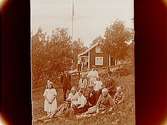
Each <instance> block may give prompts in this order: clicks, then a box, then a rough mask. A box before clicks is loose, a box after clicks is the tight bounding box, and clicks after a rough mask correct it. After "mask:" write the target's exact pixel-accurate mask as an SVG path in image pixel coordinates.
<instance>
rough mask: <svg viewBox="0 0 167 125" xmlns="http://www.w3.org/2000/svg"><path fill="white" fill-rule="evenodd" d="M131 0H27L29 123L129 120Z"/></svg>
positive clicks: (122, 123)
mask: <svg viewBox="0 0 167 125" xmlns="http://www.w3.org/2000/svg"><path fill="white" fill-rule="evenodd" d="M133 4H134V0H31V7H30V8H31V73H32V75H31V86H32V91H31V92H32V100H31V101H32V124H33V125H135V66H134V62H135V57H134V48H135V41H134V35H135V31H134V6H133Z"/></svg>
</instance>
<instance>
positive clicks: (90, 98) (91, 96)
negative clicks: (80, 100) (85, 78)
mask: <svg viewBox="0 0 167 125" xmlns="http://www.w3.org/2000/svg"><path fill="white" fill-rule="evenodd" d="M87 91H88V93H87V96H86V98H87V102H88V107H89V108H90V107H92V106H94V105H96V103H97V100H98V98H99V96H100V92H97V91H95V90H94V86H92V85H89V86H88V88H87Z"/></svg>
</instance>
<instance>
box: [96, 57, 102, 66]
mask: <svg viewBox="0 0 167 125" xmlns="http://www.w3.org/2000/svg"><path fill="white" fill-rule="evenodd" d="M95 65H97V66H102V65H104V57H95Z"/></svg>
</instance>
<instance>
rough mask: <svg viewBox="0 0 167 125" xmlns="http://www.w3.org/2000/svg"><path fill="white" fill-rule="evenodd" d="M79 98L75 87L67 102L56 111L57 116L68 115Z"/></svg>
mask: <svg viewBox="0 0 167 125" xmlns="http://www.w3.org/2000/svg"><path fill="white" fill-rule="evenodd" d="M77 97H78V94H77V90H76V88H75V87H74V86H73V87H72V88H71V91H70V93H69V95H68V97H67V99H66V101H64V102H63V103H62V104H61V105H60V106H59V107H58V109H57V110H56V112H55V116H61V115H66V114H67V113H68V112H69V109H70V108H71V105H72V104H73V102H75V101H76V100H77Z"/></svg>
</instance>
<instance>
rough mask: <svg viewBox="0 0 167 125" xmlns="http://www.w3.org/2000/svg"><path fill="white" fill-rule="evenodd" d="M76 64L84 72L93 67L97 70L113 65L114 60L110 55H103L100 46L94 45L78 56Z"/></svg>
mask: <svg viewBox="0 0 167 125" xmlns="http://www.w3.org/2000/svg"><path fill="white" fill-rule="evenodd" d="M78 64H80V65H81V69H82V70H86V69H91V68H92V67H93V66H95V67H97V68H99V67H107V66H111V65H114V60H113V58H111V56H110V55H108V54H104V52H103V51H102V49H101V46H100V44H99V43H96V44H94V45H92V46H91V47H90V48H88V49H87V50H85V51H84V52H83V53H81V54H79V55H78Z"/></svg>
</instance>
